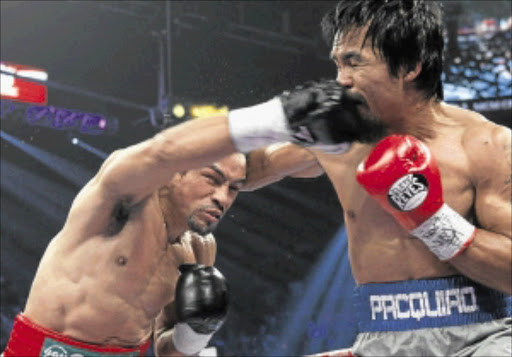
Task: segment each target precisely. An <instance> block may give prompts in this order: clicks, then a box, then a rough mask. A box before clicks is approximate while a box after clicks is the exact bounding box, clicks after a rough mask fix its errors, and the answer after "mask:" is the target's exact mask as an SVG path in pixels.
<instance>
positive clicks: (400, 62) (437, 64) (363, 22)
mask: <svg viewBox="0 0 512 357" xmlns="http://www.w3.org/2000/svg"><path fill="white" fill-rule="evenodd" d="M321 25H322V31H323V35H324V38H325V40H326V41H327V42H328V44H329V45H330V46H336V45H337V42H338V41H339V40H340V39H342V38H346V37H347V36H348V35H349V34H350V33H352V34H356V35H359V34H360V33H362V41H361V42H360V43H361V48H363V47H364V46H366V45H368V46H370V48H371V49H372V50H373V52H374V53H375V54H376V56H377V57H381V58H382V59H383V60H384V62H385V63H386V64H387V68H388V71H389V73H390V75H391V76H393V77H397V76H398V75H399V74H400V73H403V72H405V73H407V72H411V71H414V70H415V69H416V68H417V67H418V66H419V67H420V71H419V73H418V74H417V76H416V77H415V78H414V85H415V86H416V88H417V89H418V90H420V91H421V92H423V94H424V97H425V98H426V99H429V98H434V99H436V100H442V99H443V88H442V82H441V73H442V69H443V48H444V41H443V23H442V11H441V7H440V5H439V4H438V3H437V2H435V1H431V0H415V1H412V0H342V1H340V2H339V3H338V4H337V5H336V6H335V7H334V8H333V9H331V10H330V11H329V12H328V13H327V14H326V15H325V16H324V18H323V19H322V24H321Z"/></svg>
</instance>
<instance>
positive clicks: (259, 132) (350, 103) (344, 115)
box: [229, 80, 382, 153]
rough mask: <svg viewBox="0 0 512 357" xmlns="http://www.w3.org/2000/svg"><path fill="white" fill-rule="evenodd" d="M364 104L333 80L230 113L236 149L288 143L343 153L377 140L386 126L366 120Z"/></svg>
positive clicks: (298, 89)
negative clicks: (360, 108)
mask: <svg viewBox="0 0 512 357" xmlns="http://www.w3.org/2000/svg"><path fill="white" fill-rule="evenodd" d="M362 103H363V101H362V100H361V99H359V98H358V97H355V96H353V95H352V94H350V93H348V92H347V91H346V90H345V89H344V88H343V87H342V86H341V85H339V84H338V83H337V82H336V81H334V80H326V81H319V82H309V83H307V84H305V85H302V86H298V87H296V88H295V89H293V90H291V91H287V92H284V93H283V94H281V95H280V96H278V97H276V98H274V99H272V100H270V101H268V102H265V103H263V104H259V105H256V106H253V107H249V108H242V109H236V110H233V111H231V112H230V113H229V130H230V134H231V138H232V140H233V143H234V144H235V146H236V147H237V149H238V150H239V151H241V152H249V151H251V150H254V149H257V148H260V147H264V146H267V145H270V144H273V143H276V142H284V141H290V142H292V143H294V144H299V145H302V146H312V147H315V148H318V149H321V150H324V151H327V152H337V153H340V152H344V151H346V150H348V149H349V148H350V143H352V142H354V141H362V142H367V141H371V140H374V139H375V138H377V137H379V136H380V135H381V133H382V125H381V124H380V123H379V122H377V121H373V120H368V119H364V120H363V119H362V118H361V115H360V114H359V111H358V109H357V106H358V105H359V104H362Z"/></svg>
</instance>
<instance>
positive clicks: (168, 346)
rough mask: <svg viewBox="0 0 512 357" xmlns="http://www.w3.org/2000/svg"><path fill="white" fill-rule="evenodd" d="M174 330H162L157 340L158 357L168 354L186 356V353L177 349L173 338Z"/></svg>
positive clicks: (156, 351)
mask: <svg viewBox="0 0 512 357" xmlns="http://www.w3.org/2000/svg"><path fill="white" fill-rule="evenodd" d="M172 334H173V330H167V331H165V332H162V333H161V334H160V335H159V336H158V337H157V338H156V340H155V354H156V356H157V357H166V356H178V357H181V356H186V355H185V354H183V353H181V352H179V351H178V350H176V347H175V346H174V342H173V340H172Z"/></svg>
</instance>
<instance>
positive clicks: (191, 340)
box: [173, 264, 229, 354]
mask: <svg viewBox="0 0 512 357" xmlns="http://www.w3.org/2000/svg"><path fill="white" fill-rule="evenodd" d="M179 270H180V272H181V275H180V277H179V278H178V283H177V285H176V292H175V298H174V305H175V309H176V317H177V320H178V323H177V324H176V325H175V327H174V332H173V343H174V346H175V347H176V349H177V350H178V351H180V352H182V353H184V354H196V353H198V352H200V351H201V350H202V349H203V348H205V347H206V346H207V344H208V341H209V340H210V338H211V336H212V335H213V333H214V332H215V331H217V330H218V329H219V328H220V326H222V324H223V322H224V320H225V318H226V315H227V313H228V306H229V293H228V286H227V283H226V279H225V278H224V276H223V275H222V274H221V272H220V271H219V270H218V269H216V268H214V267H207V266H204V265H198V264H183V265H181V266H180V267H179Z"/></svg>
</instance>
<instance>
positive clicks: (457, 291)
mask: <svg viewBox="0 0 512 357" xmlns="http://www.w3.org/2000/svg"><path fill="white" fill-rule="evenodd" d="M355 301H356V308H357V310H356V311H357V313H358V315H359V316H358V317H359V327H360V330H361V331H405V330H411V329H419V328H428V327H442V326H455V325H465V324H470V323H479V322H485V321H490V320H494V319H499V318H504V317H508V316H511V311H512V299H511V297H510V296H508V295H506V294H503V293H501V292H498V291H496V290H493V289H489V288H487V287H485V286H483V285H480V284H477V283H475V282H473V281H471V280H469V279H467V278H465V277H462V276H456V277H450V278H443V279H428V280H415V281H404V282H394V283H386V284H366V285H360V286H358V287H356V291H355Z"/></svg>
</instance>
